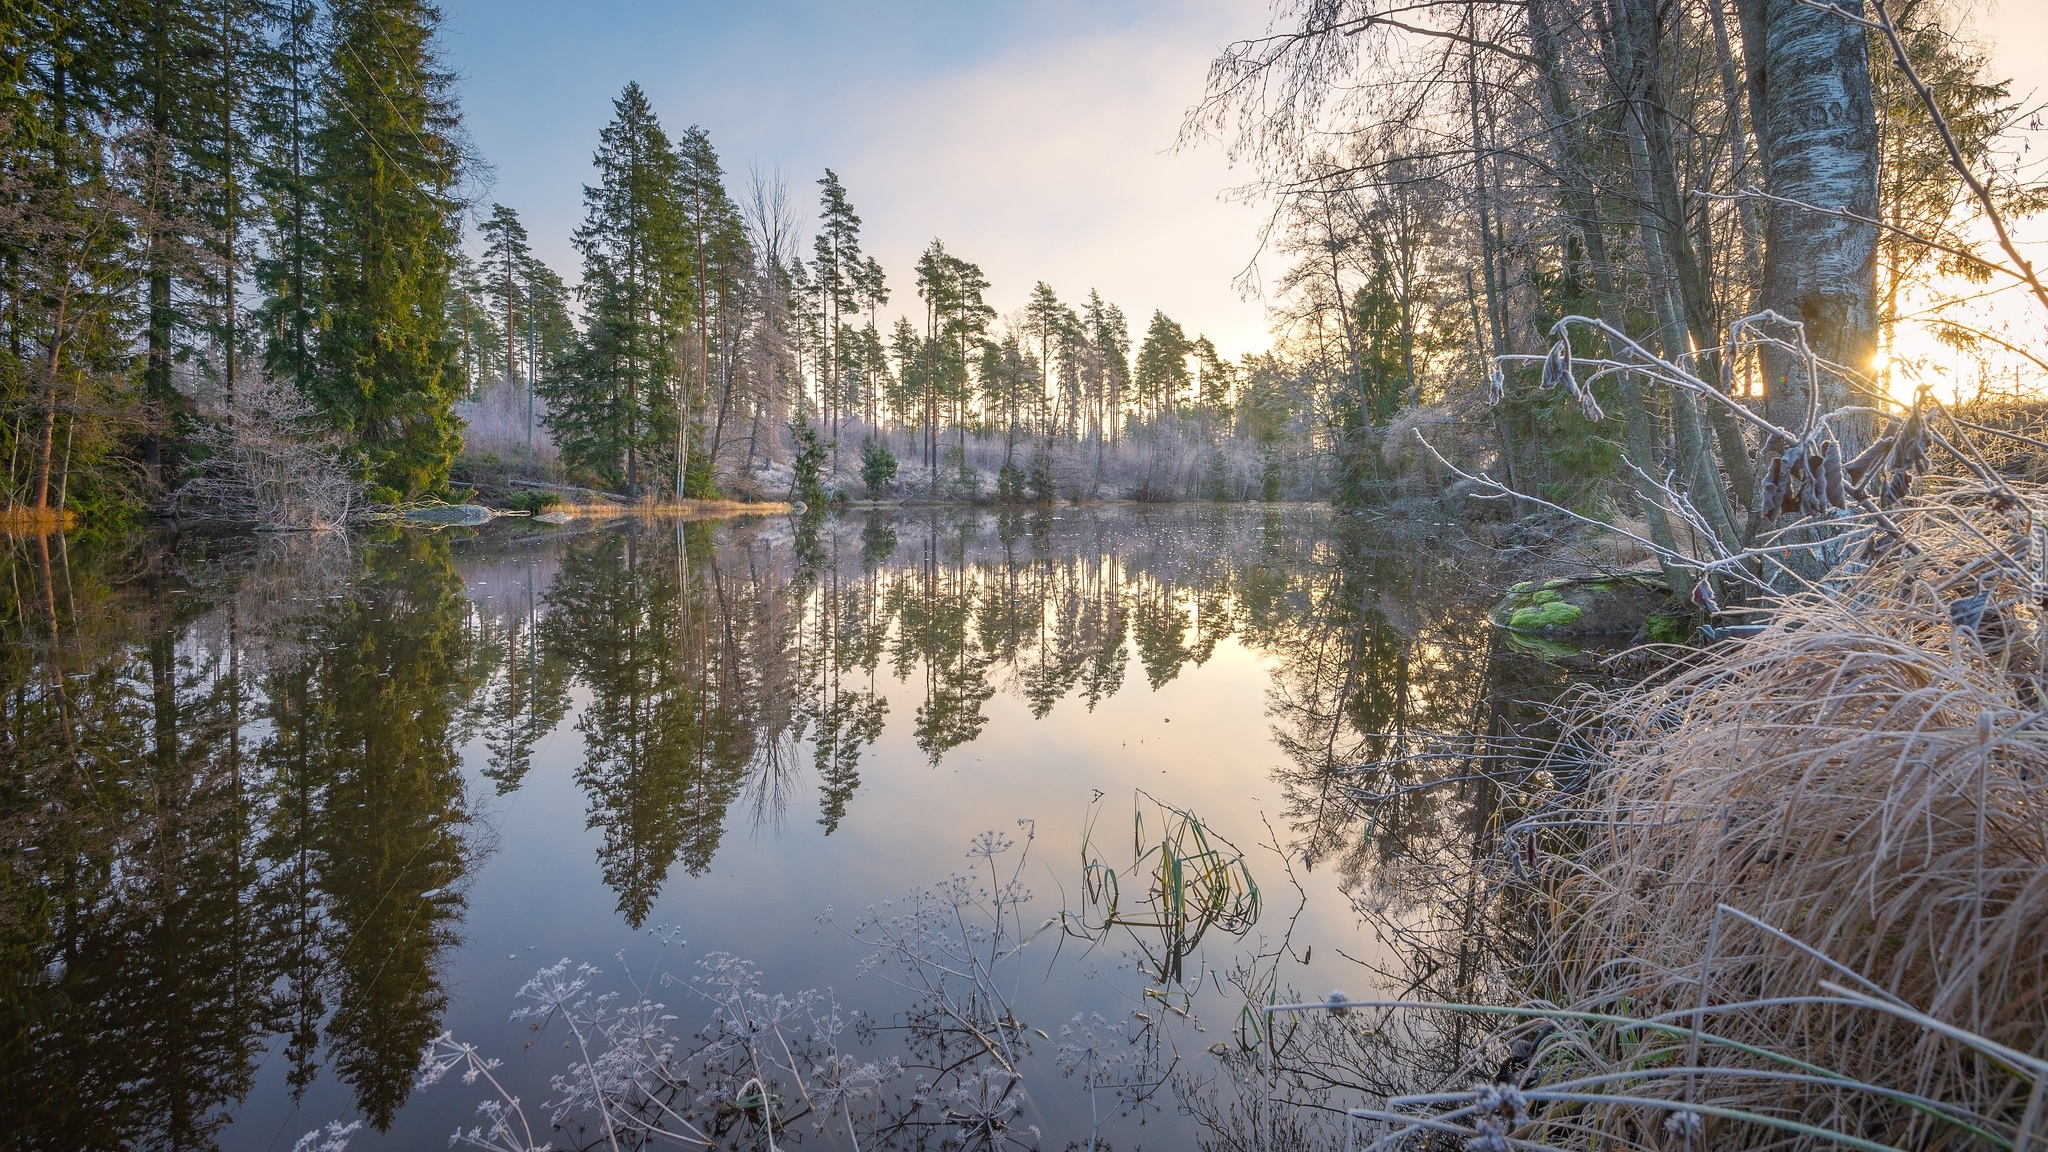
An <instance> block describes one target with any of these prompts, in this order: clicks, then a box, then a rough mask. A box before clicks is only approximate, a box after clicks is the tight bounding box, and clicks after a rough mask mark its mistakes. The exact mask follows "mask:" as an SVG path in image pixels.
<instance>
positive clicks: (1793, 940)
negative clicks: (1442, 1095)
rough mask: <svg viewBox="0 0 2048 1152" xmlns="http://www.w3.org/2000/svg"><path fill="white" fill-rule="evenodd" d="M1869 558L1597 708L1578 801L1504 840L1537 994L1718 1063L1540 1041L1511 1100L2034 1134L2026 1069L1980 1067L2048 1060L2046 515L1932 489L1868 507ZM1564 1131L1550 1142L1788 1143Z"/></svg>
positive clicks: (1622, 1124) (1994, 1140)
mask: <svg viewBox="0 0 2048 1152" xmlns="http://www.w3.org/2000/svg"><path fill="white" fill-rule="evenodd" d="M1936 483H1937V484H1938V482H1936ZM1881 544H1882V547H1881V548H1880V549H1879V550H1878V554H1877V555H1876V556H1875V557H1874V558H1870V559H1865V560H1852V561H1851V562H1850V563H1848V564H1846V565H1844V566H1843V567H1842V568H1840V569H1838V570H1837V571H1836V573H1835V575H1834V576H1833V578H1831V579H1830V580H1828V581H1826V582H1824V583H1822V584H1820V585H1817V586H1814V587H1812V588H1810V589H1809V590H1807V591H1805V592H1802V593H1800V594H1797V595H1794V596H1791V597H1788V598H1787V599H1786V600H1784V601H1783V602H1782V603H1781V604H1779V605H1776V606H1774V610H1773V612H1772V613H1771V615H1770V617H1769V623H1768V624H1767V625H1766V626H1765V627H1764V629H1763V631H1762V634H1761V635H1758V636H1756V637H1754V638H1752V639H1749V640H1746V641H1742V642H1737V643H1733V644H1727V645H1722V646H1720V647H1717V648H1715V649H1712V650H1710V651H1707V652H1704V653H1701V654H1699V656H1698V657H1697V658H1696V659H1695V660H1693V661H1691V662H1689V663H1687V664H1685V665H1684V666H1682V667H1680V668H1679V669H1677V670H1676V671H1674V672H1672V673H1671V674H1669V675H1667V676H1665V677H1664V678H1663V679H1661V680H1660V681H1658V682H1655V683H1652V684H1648V685H1642V686H1638V687H1636V688H1633V689H1630V690H1628V691H1626V692H1623V693H1619V694H1616V695H1614V696H1610V697H1608V698H1605V699H1602V700H1599V701H1597V702H1595V703H1594V704H1593V705H1592V706H1591V709H1590V711H1589V712H1588V714H1587V716H1586V717H1585V719H1594V718H1597V722H1598V723H1599V725H1600V726H1601V728H1602V729H1603V731H1604V732H1605V739H1604V741H1603V742H1602V745H1601V757H1600V764H1599V767H1598V769H1597V770H1596V771H1595V772H1594V774H1593V775H1592V776H1591V777H1590V781H1589V784H1588V785H1587V787H1586V790H1585V791H1584V792H1582V793H1578V794H1576V795H1574V796H1572V797H1570V798H1569V799H1568V800H1566V801H1564V802H1562V803H1553V804H1552V805H1551V806H1550V807H1549V808H1548V810H1547V811H1546V812H1544V814H1542V815H1540V816H1537V817H1532V818H1530V819H1529V820H1526V821H1524V822H1523V824H1522V825H1520V826H1518V827H1514V828H1511V829H1510V830H1509V833H1510V839H1511V841H1513V842H1514V843H1516V844H1518V845H1522V846H1523V847H1521V848H1519V849H1518V851H1521V852H1526V853H1529V854H1534V852H1535V851H1536V846H1537V845H1541V846H1542V847H1544V848H1547V849H1550V850H1551V851H1552V854H1551V855H1550V856H1549V857H1548V859H1549V860H1550V861H1551V863H1552V865H1553V866H1552V867H1551V869H1550V870H1549V873H1548V879H1549V883H1547V884H1545V885H1544V888H1545V896H1546V898H1547V902H1548V905H1549V909H1550V914H1549V919H1550V924H1551V932H1550V934H1549V943H1548V946H1547V948H1546V952H1545V955H1544V956H1543V957H1542V958H1541V961H1540V963H1539V964H1538V966H1537V968H1536V977H1537V979H1536V982H1535V983H1536V987H1537V988H1538V990H1540V991H1541V992H1542V993H1543V994H1544V995H1546V996H1547V997H1548V998H1549V999H1550V1000H1551V1001H1552V1002H1554V1003H1560V1004H1569V1005H1571V1006H1572V1007H1573V1008H1574V1009H1576V1010H1579V1011H1590V1012H1596V1013H1613V1014H1618V1015H1620V1016H1623V1017H1627V1018H1630V1019H1634V1020H1660V1019H1661V1020H1664V1021H1666V1022H1673V1021H1675V1022H1677V1023H1679V1024H1686V1025H1690V1026H1695V1027H1705V1028H1706V1030H1707V1031H1709V1032H1710V1033H1711V1034H1712V1036H1713V1037H1714V1040H1713V1041H1711V1042H1706V1043H1703V1042H1702V1041H1700V1040H1698V1039H1691V1038H1688V1037H1674V1036H1673V1035H1671V1034H1670V1033H1668V1032H1658V1031H1656V1030H1644V1029H1641V1028H1637V1029H1634V1030H1633V1031H1632V1030H1630V1029H1629V1028H1627V1027H1607V1028H1604V1029H1596V1030H1595V1031H1593V1032H1588V1031H1586V1030H1585V1029H1583V1028H1576V1029H1575V1028H1559V1029H1556V1030H1555V1031H1554V1032H1553V1034H1552V1035H1553V1037H1554V1039H1553V1040H1552V1041H1551V1042H1549V1043H1547V1044H1546V1045H1545V1048H1546V1050H1551V1049H1555V1051H1556V1053H1557V1056H1556V1059H1555V1060H1554V1062H1553V1064H1552V1065H1550V1066H1549V1067H1548V1068H1547V1069H1546V1066H1545V1064H1544V1061H1543V1060H1542V1059H1540V1058H1539V1059H1537V1060H1535V1061H1533V1062H1532V1067H1533V1068H1534V1070H1535V1074H1534V1079H1535V1081H1536V1082H1538V1083H1541V1082H1543V1081H1545V1080H1547V1079H1553V1078H1555V1077H1556V1076H1572V1077H1581V1078H1583V1077H1584V1076H1585V1075H1587V1074H1588V1069H1589V1067H1591V1066H1595V1065H1597V1066H1599V1067H1600V1068H1602V1069H1605V1070H1606V1071H1607V1072H1610V1073H1613V1072H1623V1073H1630V1075H1625V1076H1622V1077H1620V1081H1625V1082H1626V1088H1627V1094H1628V1095H1629V1096H1632V1097H1650V1098H1663V1099H1669V1098H1675V1096H1676V1094H1681V1093H1682V1094H1685V1096H1686V1098H1687V1099H1689V1100H1696V1101H1698V1102H1700V1103H1702V1104H1706V1103H1709V1102H1711V1103H1712V1104H1713V1105H1714V1106H1718V1107H1721V1108H1726V1109H1733V1110H1735V1112H1737V1113H1742V1114H1748V1115H1756V1116H1765V1115H1768V1116H1773V1117H1778V1118H1782V1119H1784V1120H1787V1121H1792V1122H1795V1123H1797V1124H1803V1125H1807V1126H1810V1127H1811V1128H1813V1129H1824V1130H1826V1131H1828V1132H1830V1133H1838V1134H1841V1135H1844V1136H1852V1137H1861V1138H1863V1139H1864V1140H1867V1141H1875V1142H1877V1143H1879V1144H1882V1145H1887V1146H1896V1147H1961V1146H1973V1145H1975V1144H1977V1143H1990V1144H1993V1145H2004V1146H2024V1145H2025V1143H2026V1141H2027V1135H2026V1134H2027V1133H2028V1132H2029V1131H2032V1132H2033V1134H2034V1140H2035V1143H2036V1144H2037V1145H2038V1144H2040V1143H2041V1142H2042V1138H2043V1137H2044V1136H2048V1115H2044V1113H2043V1107H2042V1095H2043V1092H2042V1089H2043V1085H2042V1080H2043V1076H2042V1074H2041V1072H2040V1069H2039V1068H2038V1067H2036V1066H2035V1065H2033V1064H2029V1063H2028V1062H2026V1061H2015V1060H2013V1059H2011V1058H2010V1057H2009V1056H2001V1055H1999V1054H1998V1051H1999V1050H2000V1049H2004V1050H2010V1053H2016V1054H2020V1055H2023V1056H2029V1057H2032V1058H2033V1060H2034V1061H2036V1062H2038V1061H2041V1060H2043V1059H2048V695H2044V692H2043V680H2042V673H2043V669H2044V668H2048V660H2044V652H2048V579H2044V574H2048V556H2044V547H2043V546H2044V544H2048V493H2043V492H2041V491H2038V490H2032V489H2027V490H2013V489H2007V490H2006V491H2005V492H2002V493H1993V492H1986V491H1985V490H1984V489H1982V488H1973V487H1965V486H1964V485H1963V484H1962V483H1961V482H1956V483H1954V484H1951V485H1946V486H1940V487H1937V488H1936V490H1935V491H1934V492H1932V493H1930V494H1927V495H1923V496H1920V497H1917V498H1914V499H1912V500H1909V501H1906V502H1904V503H1903V504H1901V505H1900V506H1898V507H1896V508H1894V509H1892V510H1891V512H1890V516H1889V523H1888V524H1887V525H1886V528H1885V532H1884V538H1883V539H1882V540H1881ZM1724 909H1727V910H1734V911H1736V912H1739V913H1742V914H1746V915H1728V914H1726V912H1725V911H1724ZM1824 982H1833V983H1835V984H1838V985H1842V986H1845V987H1849V988H1851V989H1853V990H1854V991H1855V992H1856V993H1857V994H1858V995H1859V996H1868V997H1872V998H1874V999H1878V1000H1883V1001H1886V1002H1888V1003H1889V1005H1890V1007H1889V1008H1874V1007H1872V1006H1870V1005H1868V1004H1863V1003H1860V1002H1857V998H1856V997H1847V998H1845V997H1844V996H1842V995H1838V994H1835V993H1833V992H1829V991H1828V990H1827V989H1825V988H1824V987H1823V984H1824ZM1916 1014H1924V1017H1921V1016H1917V1015H1916ZM1937 1025H1939V1026H1937ZM1958 1033H1960V1034H1962V1035H1963V1036H1966V1037H1968V1038H1969V1039H1964V1038H1962V1037H1959V1035H1958ZM1595 1039H1597V1040H1598V1043H1593V1042H1592V1041H1593V1040H1595ZM1976 1041H1982V1043H1978V1042H1976ZM1564 1046H1572V1047H1576V1048H1578V1051H1577V1052H1576V1053H1572V1054H1570V1055H1566V1054H1565V1047H1564ZM1681 1068H1685V1069H1694V1071H1691V1072H1686V1073H1685V1074H1679V1073H1678V1071H1676V1070H1678V1069H1681ZM1802 1068H1803V1069H1805V1070H1807V1072H1801V1071H1800V1070H1801V1069H1802ZM1701 1069H1713V1071H1706V1070H1701ZM1812 1070H1824V1071H1825V1073H1826V1075H1824V1076H1820V1077H1818V1078H1811V1077H1809V1078H1808V1079H1805V1080H1800V1079H1797V1078H1796V1076H1798V1075H1807V1074H1808V1073H1810V1072H1812ZM1787 1073H1791V1074H1794V1075H1795V1079H1792V1080H1787V1079H1785V1078H1784V1075H1785V1074H1787ZM1928 1102H1937V1104H1936V1105H1934V1106H1930V1105H1929V1103H1928ZM1552 1111H1553V1112H1555V1111H1556V1109H1553V1110H1552ZM1566 1111H1569V1112H1570V1113H1571V1114H1572V1119H1571V1121H1570V1124H1569V1125H1568V1126H1567V1127H1569V1128H1571V1129H1573V1130H1574V1131H1577V1132H1578V1133H1580V1137H1579V1138H1577V1139H1568V1140H1564V1141H1563V1142H1565V1143H1567V1144H1580V1143H1584V1142H1585V1138H1586V1137H1590V1136H1593V1135H1594V1134H1596V1133H1597V1134H1598V1137H1599V1138H1600V1139H1608V1140H1616V1141H1619V1142H1620V1143H1623V1144H1628V1145H1638V1144H1640V1145H1644V1146H1664V1145H1668V1144H1669V1143H1670V1141H1671V1139H1672V1137H1673V1136H1674V1134H1676V1135H1680V1136H1685V1137H1686V1138H1687V1139H1688V1140H1693V1139H1694V1138H1698V1139H1704V1140H1706V1141H1707V1145H1701V1146H1713V1147H1748V1146H1759V1147H1760V1146H1763V1145H1765V1144H1777V1143H1782V1142H1783V1141H1784V1140H1785V1139H1786V1137H1787V1131H1788V1130H1787V1129H1785V1128H1782V1127H1778V1126H1773V1125H1766V1124H1758V1123H1748V1122H1741V1121H1738V1120H1736V1119H1733V1118H1730V1117H1728V1116H1723V1117H1720V1118H1718V1119H1717V1118H1716V1116H1715V1114H1714V1113H1713V1112H1712V1111H1711V1110H1708V1111H1701V1110H1698V1109H1694V1110H1693V1111H1691V1112H1689V1113H1687V1114H1688V1115H1692V1116H1693V1117H1694V1120H1692V1121H1687V1122H1685V1124H1681V1125H1680V1127H1681V1128H1683V1127H1685V1126H1686V1125H1687V1124H1691V1125H1703V1126H1704V1128H1702V1129H1701V1130H1700V1131H1697V1132H1695V1131H1691V1130H1690V1129H1688V1130H1687V1131H1685V1132H1677V1131H1676V1130H1675V1129H1672V1128H1670V1127H1669V1126H1667V1124H1666V1123H1665V1120H1666V1118H1667V1116H1670V1115H1677V1114H1678V1113H1675V1112H1670V1111H1669V1109H1668V1108H1667V1107H1663V1106H1658V1105H1645V1104H1641V1103H1623V1102H1620V1101H1616V1102H1614V1103H1612V1104H1610V1105H1599V1104H1589V1103H1580V1104H1576V1105H1573V1106H1571V1107H1570V1108H1568V1109H1566ZM1965 1115H1966V1116H1968V1117H1969V1118H1970V1120H1969V1123H1968V1124H1960V1123H1959V1122H1958V1121H1957V1120H1956V1118H1957V1117H1960V1116H1965ZM1543 1123H1544V1124H1548V1122H1547V1121H1544V1122H1543ZM1563 1135H1564V1133H1562V1132H1561V1131H1558V1130H1552V1131H1550V1132H1549V1133H1548V1134H1547V1135H1544V1136H1541V1137H1534V1138H1537V1139H1541V1140H1542V1141H1543V1142H1546V1143H1553V1142H1558V1141H1559V1140H1560V1139H1561V1138H1562V1136H1563ZM1794 1141H1795V1143H1808V1144H1811V1143H1813V1142H1814V1138H1813V1137H1812V1136H1810V1135H1806V1136H1800V1135H1796V1134H1795V1136H1794ZM1593 1142H1595V1143H1597V1142H1598V1140H1595V1141H1593ZM1821 1143H1826V1141H1821Z"/></svg>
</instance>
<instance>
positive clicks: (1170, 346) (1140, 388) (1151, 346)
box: [1135, 311, 1194, 420]
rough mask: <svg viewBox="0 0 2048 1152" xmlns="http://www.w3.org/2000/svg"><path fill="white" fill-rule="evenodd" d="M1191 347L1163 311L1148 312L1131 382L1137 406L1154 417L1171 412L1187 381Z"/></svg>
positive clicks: (1178, 327) (1184, 335)
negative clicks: (1149, 314)
mask: <svg viewBox="0 0 2048 1152" xmlns="http://www.w3.org/2000/svg"><path fill="white" fill-rule="evenodd" d="M1193 348H1194V346H1193V344H1191V343H1190V342H1189V341H1188V337H1187V333H1186V332H1184V331H1182V330H1181V326H1180V325H1179V324H1177V323H1175V322H1174V321H1172V320H1170V319H1168V318H1167V315H1166V313H1164V312H1159V311H1154V312H1153V313H1152V323H1151V325H1150V326H1148V327H1147V328H1146V329H1145V342H1144V343H1143V344H1142V345H1140V346H1139V347H1138V366H1137V378H1136V380H1135V384H1136V386H1137V393H1138V396H1137V400H1138V406H1139V407H1140V408H1142V409H1144V410H1145V411H1146V412H1147V413H1149V414H1150V415H1151V417H1152V418H1153V419H1154V420H1157V419H1159V418H1160V417H1162V416H1165V415H1167V414H1168V413H1170V412H1172V411H1173V409H1174V406H1175V405H1177V404H1179V403H1180V397H1181V393H1183V392H1185V391H1186V390H1187V388H1188V385H1189V383H1190V380H1189V376H1188V353H1189V352H1191V351H1193Z"/></svg>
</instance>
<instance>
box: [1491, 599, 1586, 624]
mask: <svg viewBox="0 0 2048 1152" xmlns="http://www.w3.org/2000/svg"><path fill="white" fill-rule="evenodd" d="M1537 595H1538V596H1541V595H1542V593H1540V592H1539V593H1537ZM1553 595H1555V594H1554V593H1553ZM1583 615H1585V611H1584V609H1581V608H1580V607H1579V606H1578V605H1576V604H1567V603H1565V602H1564V600H1563V599H1562V598H1558V599H1554V600H1551V601H1549V602H1547V603H1541V604H1532V605H1529V606H1527V607H1523V608H1517V609H1515V611H1514V614H1513V615H1511V616H1509V617H1508V627H1510V628H1519V629H1525V630H1534V629H1538V628H1555V627H1559V626H1561V625H1565V624H1569V623H1571V622H1572V621H1574V620H1577V619H1578V618H1579V617H1580V616H1583Z"/></svg>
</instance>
